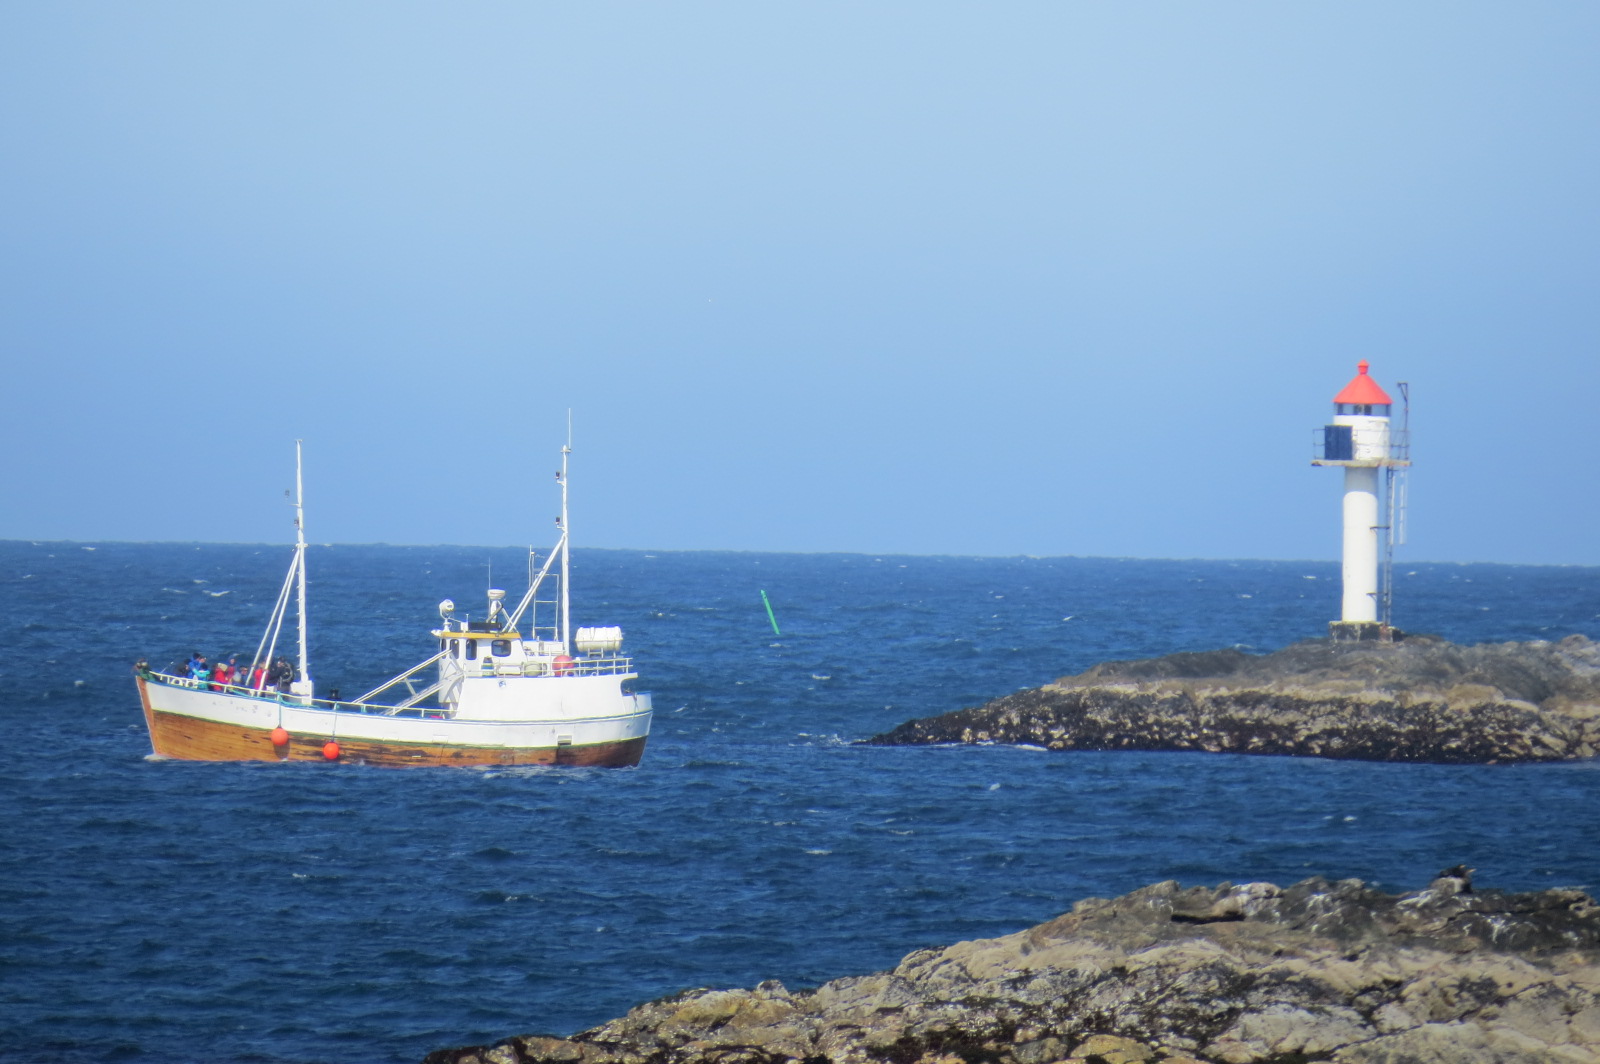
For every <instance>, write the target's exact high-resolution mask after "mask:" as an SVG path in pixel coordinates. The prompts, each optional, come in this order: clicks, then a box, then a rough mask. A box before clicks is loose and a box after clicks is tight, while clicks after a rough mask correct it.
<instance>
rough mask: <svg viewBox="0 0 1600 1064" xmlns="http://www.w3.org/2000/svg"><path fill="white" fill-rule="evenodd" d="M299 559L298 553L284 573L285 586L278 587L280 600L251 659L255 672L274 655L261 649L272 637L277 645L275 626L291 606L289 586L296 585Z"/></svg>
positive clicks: (275, 605)
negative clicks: (295, 573)
mask: <svg viewBox="0 0 1600 1064" xmlns="http://www.w3.org/2000/svg"><path fill="white" fill-rule="evenodd" d="M298 560H299V556H298V555H296V556H295V557H294V558H293V559H292V560H291V561H290V562H289V571H288V572H287V573H285V574H284V575H283V587H281V588H279V589H278V601H277V603H276V604H274V605H273V607H272V613H271V615H270V616H268V618H267V627H266V630H265V631H263V632H262V633H261V642H259V643H257V644H256V654H255V657H253V658H251V659H250V671H251V672H252V673H254V672H255V670H256V666H257V665H265V664H266V662H267V660H269V659H270V658H271V657H272V651H271V650H267V657H266V658H263V657H262V656H261V651H262V650H263V649H265V648H266V646H267V640H268V639H269V638H270V639H271V640H272V645H273V646H274V647H276V646H277V643H278V638H277V636H276V635H274V634H273V626H274V625H278V626H281V625H282V624H283V613H284V611H285V610H287V609H288V608H289V588H291V587H292V586H294V571H295V563H296V562H297V561H298Z"/></svg>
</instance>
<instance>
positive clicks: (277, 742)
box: [272, 728, 289, 746]
mask: <svg viewBox="0 0 1600 1064" xmlns="http://www.w3.org/2000/svg"><path fill="white" fill-rule="evenodd" d="M272 745H273V746H288V745H289V733H288V732H286V731H284V730H283V729H282V728H273V729H272Z"/></svg>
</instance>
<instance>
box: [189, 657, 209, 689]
mask: <svg viewBox="0 0 1600 1064" xmlns="http://www.w3.org/2000/svg"><path fill="white" fill-rule="evenodd" d="M195 659H196V660H195V661H191V662H190V663H189V676H190V677H191V678H192V679H193V680H195V681H196V683H197V684H200V685H204V684H205V683H206V682H207V681H209V680H210V679H211V666H209V665H207V664H206V659H205V658H203V657H200V655H198V654H196V655H195Z"/></svg>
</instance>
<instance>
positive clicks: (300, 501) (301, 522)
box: [294, 440, 311, 694]
mask: <svg viewBox="0 0 1600 1064" xmlns="http://www.w3.org/2000/svg"><path fill="white" fill-rule="evenodd" d="M302 442H303V441H301V440H295V441H294V550H295V566H296V568H298V569H299V571H300V577H299V584H300V586H299V598H300V602H299V606H300V610H299V612H300V679H301V681H302V682H303V683H304V684H305V685H306V693H307V694H310V688H311V666H310V662H309V660H308V657H309V655H308V654H307V651H306V492H305V480H304V478H303V477H302V475H301V466H300V445H301V443H302Z"/></svg>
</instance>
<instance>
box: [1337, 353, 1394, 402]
mask: <svg viewBox="0 0 1600 1064" xmlns="http://www.w3.org/2000/svg"><path fill="white" fill-rule="evenodd" d="M1333 401H1334V402H1336V403H1361V404H1367V403H1392V402H1394V400H1393V399H1390V398H1389V393H1388V392H1386V391H1384V390H1383V389H1382V388H1380V387H1378V382H1377V381H1375V380H1373V379H1372V378H1371V377H1369V376H1367V360H1366V359H1362V360H1361V361H1360V362H1357V363H1356V376H1355V380H1352V381H1351V382H1350V383H1349V384H1346V385H1345V386H1344V391H1342V392H1340V393H1339V394H1338V395H1336V396H1334V397H1333Z"/></svg>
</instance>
